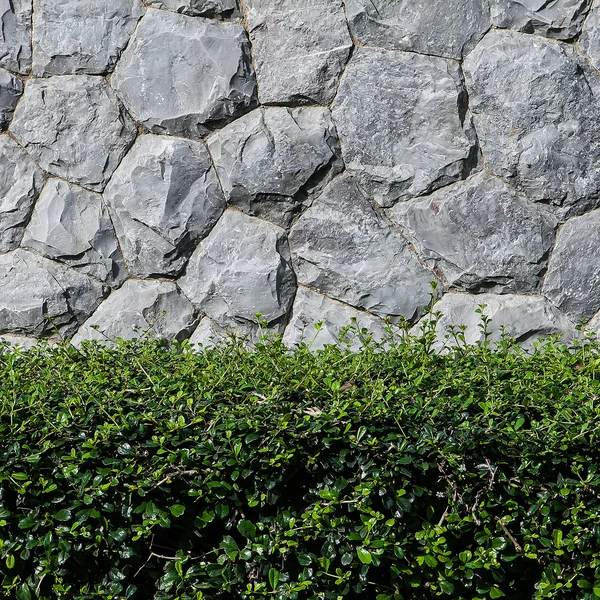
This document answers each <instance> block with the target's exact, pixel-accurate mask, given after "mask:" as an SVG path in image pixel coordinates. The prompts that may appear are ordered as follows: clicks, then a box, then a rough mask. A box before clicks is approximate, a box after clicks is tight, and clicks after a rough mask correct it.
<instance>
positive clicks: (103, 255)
mask: <svg viewBox="0 0 600 600" xmlns="http://www.w3.org/2000/svg"><path fill="white" fill-rule="evenodd" d="M21 246H22V247H23V248H31V249H33V250H36V251H37V252H39V253H40V254H43V255H44V256H46V257H48V258H51V259H54V260H57V261H59V262H62V263H65V264H66V265H69V266H70V267H73V268H75V269H77V270H79V271H81V272H82V273H86V274H87V275H91V276H93V277H96V278H97V279H100V280H102V281H104V282H106V283H107V284H109V285H111V286H115V285H120V284H121V283H123V281H124V280H125V278H126V276H127V274H126V272H125V265H124V264H123V257H122V256H121V252H120V251H119V246H118V244H117V239H116V237H115V232H114V230H113V226H112V223H111V221H110V217H109V216H108V210H107V209H106V207H105V206H104V205H103V204H102V197H101V196H100V195H99V194H96V193H94V192H89V191H88V190H85V189H83V188H80V187H77V186H75V185H72V184H69V183H67V182H65V181H61V180H60V179H51V180H49V181H48V182H47V183H46V185H45V186H44V189H43V190H42V193H41V194H40V197H39V199H38V201H37V203H36V205H35V209H34V211H33V214H32V216H31V221H30V222H29V225H28V226H27V229H26V230H25V235H24V236H23V241H22V243H21Z"/></svg>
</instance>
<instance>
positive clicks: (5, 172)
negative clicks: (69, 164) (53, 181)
mask: <svg viewBox="0 0 600 600" xmlns="http://www.w3.org/2000/svg"><path fill="white" fill-rule="evenodd" d="M43 184H44V175H43V173H42V172H41V171H40V169H38V168H37V166H36V164H35V163H34V162H33V161H32V160H31V158H30V157H29V156H28V155H27V154H26V153H25V152H23V150H21V148H19V146H18V145H17V144H15V142H14V141H13V140H12V139H11V138H10V137H9V136H8V135H0V252H8V251H9V250H14V249H15V248H16V247H17V246H18V245H19V244H20V243H21V238H22V237H23V231H24V230H25V226H26V225H27V221H28V220H29V217H30V215H31V211H32V210H33V205H34V203H35V201H36V199H37V197H38V195H39V193H40V190H41V189H42V186H43Z"/></svg>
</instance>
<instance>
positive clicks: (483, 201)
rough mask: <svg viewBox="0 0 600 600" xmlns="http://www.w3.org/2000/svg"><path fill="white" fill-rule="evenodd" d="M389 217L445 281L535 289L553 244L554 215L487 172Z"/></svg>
mask: <svg viewBox="0 0 600 600" xmlns="http://www.w3.org/2000/svg"><path fill="white" fill-rule="evenodd" d="M390 217H391V218H392V220H394V221H395V222H397V223H398V224H399V225H400V226H401V227H402V229H403V231H404V233H405V234H406V235H407V236H408V237H409V239H410V241H411V242H412V243H413V245H414V246H415V248H416V250H417V252H418V253H419V255H420V256H421V258H422V259H424V260H425V262H426V263H427V264H428V266H430V267H431V268H432V269H433V270H434V271H436V272H438V270H439V272H440V273H441V275H442V277H443V279H444V280H445V281H446V283H447V284H449V285H450V286H453V287H459V288H463V289H467V290H478V291H483V290H486V291H488V292H491V291H495V292H504V293H506V292H520V293H527V292H534V291H536V290H538V289H539V287H540V285H541V278H542V275H543V274H544V272H545V270H546V263H547V259H548V254H549V252H550V250H551V249H552V247H553V245H554V232H555V229H556V226H557V222H556V219H555V218H554V217H553V216H551V215H550V214H548V213H547V212H546V211H545V210H543V209H541V208H539V207H538V206H536V205H535V204H532V203H531V202H527V201H526V200H523V199H521V198H519V197H518V195H517V193H516V192H515V191H514V190H513V189H512V188H511V187H509V186H508V185H506V184H505V183H503V182H502V181H501V180H499V179H497V178H495V177H492V176H490V175H488V174H487V173H485V172H482V173H479V174H477V175H475V176H473V177H470V178H469V179H467V180H466V181H461V182H458V183H455V184H453V185H451V186H448V187H447V188H444V189H442V190H438V191H436V192H434V193H433V194H431V195H430V196H427V198H424V199H422V200H412V201H410V202H404V203H400V204H396V206H395V207H394V208H392V209H391V210H390Z"/></svg>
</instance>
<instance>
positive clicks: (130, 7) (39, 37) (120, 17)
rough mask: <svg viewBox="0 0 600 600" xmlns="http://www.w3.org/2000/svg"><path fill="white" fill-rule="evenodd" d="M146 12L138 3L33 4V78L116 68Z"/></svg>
mask: <svg viewBox="0 0 600 600" xmlns="http://www.w3.org/2000/svg"><path fill="white" fill-rule="evenodd" d="M142 13H143V5H142V3H141V1H140V0H35V12H34V20H33V73H34V75H38V76H41V75H49V74H53V75H70V74H72V73H88V74H90V75H98V74H101V73H106V72H108V71H110V70H112V69H113V67H114V66H115V63H116V62H117V59H118V57H119V55H120V53H121V51H122V50H123V48H124V47H125V45H126V44H127V42H128V40H129V36H130V35H131V33H132V32H133V30H134V28H135V25H136V23H137V21H138V19H139V18H140V17H141V16H142Z"/></svg>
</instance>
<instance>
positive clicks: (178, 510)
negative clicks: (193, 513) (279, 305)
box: [169, 504, 185, 517]
mask: <svg viewBox="0 0 600 600" xmlns="http://www.w3.org/2000/svg"><path fill="white" fill-rule="evenodd" d="M169 510H170V511H171V514H172V515H173V516H174V517H180V516H181V515H182V514H183V513H184V512H185V506H183V504H173V505H172V506H171V507H170V508H169Z"/></svg>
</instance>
